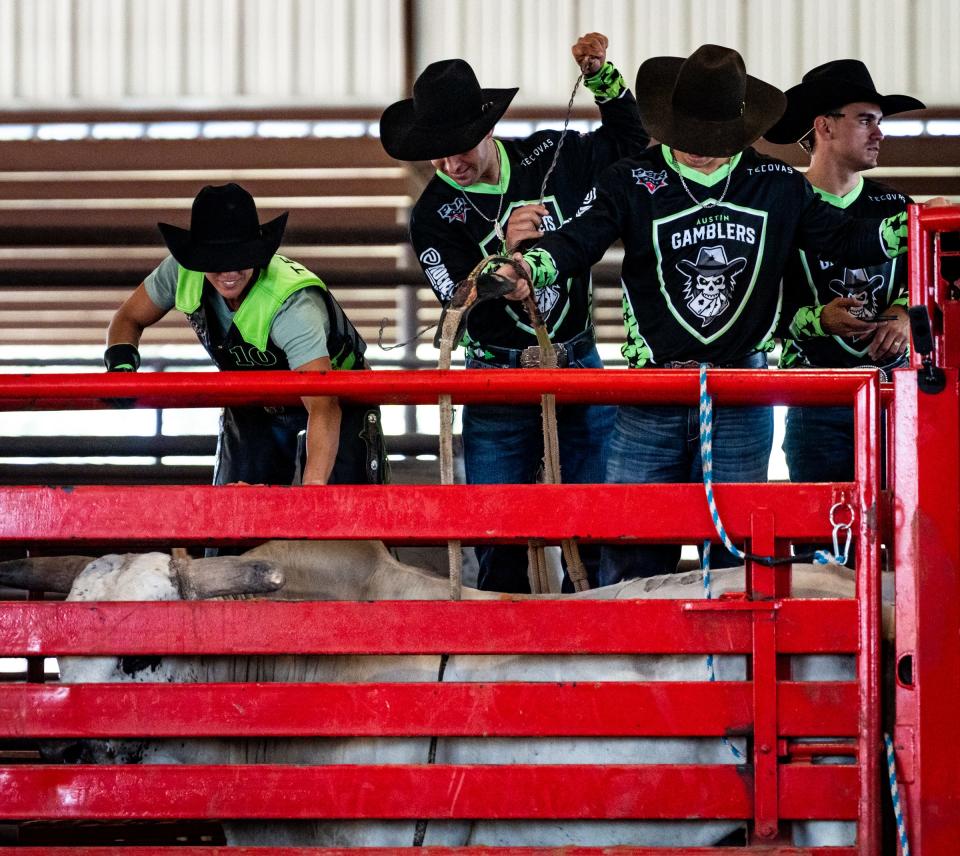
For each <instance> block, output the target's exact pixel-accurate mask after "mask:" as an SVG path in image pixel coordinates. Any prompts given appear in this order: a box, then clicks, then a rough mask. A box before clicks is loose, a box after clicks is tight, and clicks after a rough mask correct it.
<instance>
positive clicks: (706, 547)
mask: <svg viewBox="0 0 960 856" xmlns="http://www.w3.org/2000/svg"><path fill="white" fill-rule="evenodd" d="M703 596H704V597H705V598H706V599H707V600H713V592H712V591H711V590H710V542H709V541H704V542H703ZM716 679H717V672H716V670H715V669H714V665H713V654H707V680H708V681H710V683H713V682H714V681H716ZM720 740H721V742H722V743H723V745H724V746H726V747H727V748H728V749H729V750H730V754H731V755H733V757H734V758H735V759H736V761H737V762H738V763H740V762H743V761H745V760H746V755H744V754H743V752H741V751H740V750H739V749H738V748H737V747H736V746H734V745H733V743H731V742H730V739H729V738H727V737H721V738H720Z"/></svg>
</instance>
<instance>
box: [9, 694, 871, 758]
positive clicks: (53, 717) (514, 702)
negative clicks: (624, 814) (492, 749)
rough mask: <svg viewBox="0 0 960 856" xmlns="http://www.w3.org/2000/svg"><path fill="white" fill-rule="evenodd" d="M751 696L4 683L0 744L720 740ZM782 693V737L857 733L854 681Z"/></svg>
mask: <svg viewBox="0 0 960 856" xmlns="http://www.w3.org/2000/svg"><path fill="white" fill-rule="evenodd" d="M750 691H751V687H750V684H749V683H748V682H728V681H718V682H715V683H707V682H703V681H700V682H694V683H691V682H680V681H677V682H674V681H669V682H654V683H641V682H637V683H623V682H598V683H581V684H551V683H535V684H525V683H500V684H486V683H475V684H474V683H465V684H457V683H453V684H437V683H407V684H279V683H277V684H262V683H261V684H109V685H63V684H60V685H53V686H51V685H47V686H42V685H36V684H33V685H31V684H26V685H7V686H0V738H2V739H26V738H43V739H50V738H84V737H126V736H131V737H133V736H141V737H216V736H233V737H257V736H263V735H268V736H275V737H306V736H314V737H315V736H322V737H343V736H368V737H374V736H384V737H403V736H422V735H426V736H431V735H438V736H497V735H498V736H503V737H507V736H510V737H536V736H564V735H566V736H658V735H667V736H702V737H716V736H721V735H725V734H732V733H741V734H742V733H746V732H747V731H749V729H750V728H751V727H752V726H753V714H752V710H751V704H750ZM779 694H780V698H779V699H778V712H777V722H778V724H779V736H781V737H787V736H789V737H828V736H847V735H853V734H855V733H856V730H857V716H856V684H854V683H852V682H850V683H847V682H825V683H807V682H804V683H784V684H781V686H780V692H779ZM159 711H162V715H160V716H158V712H159ZM818 745H819V744H818ZM820 754H823V752H822V751H821V752H820Z"/></svg>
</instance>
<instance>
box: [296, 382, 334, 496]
mask: <svg viewBox="0 0 960 856" xmlns="http://www.w3.org/2000/svg"><path fill="white" fill-rule="evenodd" d="M303 403H304V406H305V407H306V408H307V413H308V417H307V462H306V465H305V466H304V469H303V483H304V484H326V483H327V482H328V481H329V479H330V473H332V472H333V465H334V462H335V461H336V459H337V451H338V449H339V447H340V404H339V402H338V401H337V399H336V398H327V397H324V398H305V399H304V400H303Z"/></svg>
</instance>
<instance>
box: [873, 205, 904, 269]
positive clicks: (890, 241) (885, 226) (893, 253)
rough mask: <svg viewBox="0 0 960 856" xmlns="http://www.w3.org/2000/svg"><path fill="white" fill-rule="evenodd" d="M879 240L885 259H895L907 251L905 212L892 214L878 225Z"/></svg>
mask: <svg viewBox="0 0 960 856" xmlns="http://www.w3.org/2000/svg"><path fill="white" fill-rule="evenodd" d="M880 240H881V241H882V242H883V250H884V252H885V253H886V254H887V258H891V259H895V258H896V257H897V256H901V255H903V254H904V253H905V252H906V251H907V212H906V211H901V212H900V213H899V214H893V215H892V216H890V217H887V218H886V219H885V220H883V221H882V222H881V223H880Z"/></svg>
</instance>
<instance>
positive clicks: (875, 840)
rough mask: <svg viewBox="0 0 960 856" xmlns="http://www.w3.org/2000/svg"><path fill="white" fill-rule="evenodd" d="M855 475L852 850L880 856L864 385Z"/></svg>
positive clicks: (871, 470) (873, 436)
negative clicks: (856, 789) (856, 802)
mask: <svg viewBox="0 0 960 856" xmlns="http://www.w3.org/2000/svg"><path fill="white" fill-rule="evenodd" d="M854 425H855V426H856V430H855V432H854V472H855V475H856V480H857V484H858V485H859V487H860V491H859V495H853V496H851V497H850V503H851V505H852V506H853V508H854V514H855V520H854V521H853V522H854V526H855V532H856V535H857V537H856V539H855V541H854V543H855V544H856V573H857V603H858V605H859V607H860V618H859V622H858V627H859V633H860V651H859V656H858V657H857V679H858V684H859V687H860V699H859V711H860V723H861V726H860V739H859V745H858V749H859V756H858V757H859V772H860V806H859V811H858V821H859V823H858V827H857V828H858V836H857V846H858V847H859V849H860V853H861V854H862V856H876V854H878V853H880V848H881V843H880V832H881V829H880V800H879V799H878V794H877V790H876V788H877V783H878V782H879V781H880V759H881V757H882V752H883V738H882V735H881V733H880V628H881V624H880V610H881V605H880V531H879V519H880V513H879V507H880V389H879V385H878V383H877V382H876V380H875V381H873V382H872V383H865V384H863V386H861V387H860V389H859V390H858V391H857V395H856V398H855V399H854Z"/></svg>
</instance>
